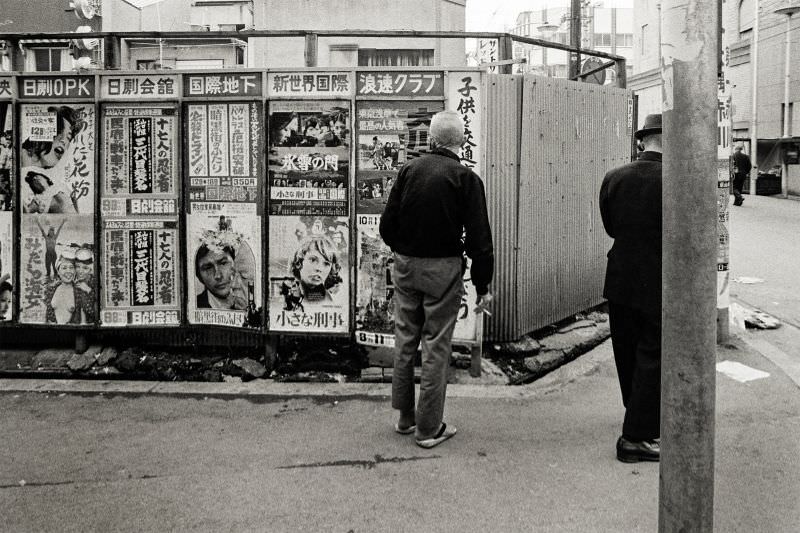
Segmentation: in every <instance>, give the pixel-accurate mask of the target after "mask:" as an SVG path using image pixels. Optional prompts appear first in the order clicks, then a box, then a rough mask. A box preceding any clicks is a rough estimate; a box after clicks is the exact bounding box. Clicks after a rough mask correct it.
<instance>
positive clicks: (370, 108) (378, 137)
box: [355, 101, 477, 347]
mask: <svg viewBox="0 0 800 533" xmlns="http://www.w3.org/2000/svg"><path fill="white" fill-rule="evenodd" d="M443 109H444V106H443V105H442V103H441V102H398V101H384V102H363V103H362V104H361V105H359V107H358V112H357V131H358V134H357V136H358V149H357V154H358V164H357V172H356V187H357V190H356V198H357V206H356V212H357V214H356V230H357V237H356V238H357V243H356V261H357V264H356V269H357V270H356V272H357V273H356V275H357V276H358V280H357V284H356V310H355V315H356V316H355V321H356V340H357V342H358V343H360V344H364V345H368V346H386V347H392V346H394V284H393V282H392V266H393V259H392V252H391V250H390V249H389V247H388V246H386V244H385V243H384V242H383V240H382V239H381V236H380V232H379V226H380V218H381V215H382V214H383V210H384V208H385V207H386V201H387V200H388V198H389V192H390V191H391V189H392V186H393V185H394V183H395V180H396V179H397V175H398V172H399V171H400V169H401V168H402V167H403V165H405V164H406V163H407V162H408V161H410V160H412V159H414V158H416V157H419V156H420V155H421V154H424V153H426V152H428V151H429V150H430V147H429V139H428V129H429V126H430V120H431V118H432V117H433V115H434V114H436V113H437V112H439V111H442V110H443ZM464 289H465V295H464V296H463V297H462V301H461V308H460V309H459V312H458V321H457V322H456V327H455V331H454V333H453V338H454V339H455V340H466V341H471V340H474V339H475V328H476V318H475V314H474V313H472V312H470V311H471V309H472V308H474V302H475V300H476V297H477V296H476V292H475V287H474V286H473V285H472V282H471V281H470V278H469V269H468V270H467V272H466V273H465V277H464Z"/></svg>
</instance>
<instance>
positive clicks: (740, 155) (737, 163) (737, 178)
mask: <svg viewBox="0 0 800 533" xmlns="http://www.w3.org/2000/svg"><path fill="white" fill-rule="evenodd" d="M752 168H753V164H752V163H751V162H750V158H749V157H747V154H745V153H744V152H742V147H741V145H739V146H737V147H736V148H734V149H733V196H734V200H733V205H742V203H744V196H742V187H743V186H744V180H745V178H747V177H748V176H749V175H750V169H752Z"/></svg>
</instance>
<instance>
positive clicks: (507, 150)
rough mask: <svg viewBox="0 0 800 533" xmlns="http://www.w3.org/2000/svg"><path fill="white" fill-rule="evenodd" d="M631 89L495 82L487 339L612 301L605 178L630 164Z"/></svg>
mask: <svg viewBox="0 0 800 533" xmlns="http://www.w3.org/2000/svg"><path fill="white" fill-rule="evenodd" d="M630 98H631V96H630V92H629V91H626V90H624V89H618V88H615V87H608V86H598V85H593V84H588V83H575V82H570V81H567V80H563V79H556V78H544V77H539V76H532V75H526V76H524V77H522V76H513V77H511V76H502V77H501V76H491V77H489V79H488V81H487V113H486V115H487V124H486V137H485V138H486V145H487V153H486V159H487V162H488V164H487V168H486V176H485V182H486V187H487V196H488V202H489V210H490V216H491V222H492V228H493V230H494V237H495V249H496V254H497V256H496V263H497V272H496V281H495V283H494V291H495V294H496V296H497V301H496V306H495V311H496V313H495V315H494V317H493V318H492V319H491V320H489V322H488V332H487V338H488V339H491V340H510V339H517V338H519V337H520V336H521V335H523V334H525V333H527V332H530V331H533V330H536V329H538V328H541V327H544V326H546V325H548V324H552V323H553V322H556V321H558V320H561V319H563V318H566V317H568V316H570V315H572V314H574V313H577V312H580V311H582V310H585V309H587V308H589V307H592V306H594V305H597V304H599V303H601V302H602V301H603V298H602V288H603V277H604V274H605V263H606V258H605V254H606V252H607V250H608V248H609V247H610V244H611V241H610V239H609V238H608V237H607V236H606V234H605V232H604V230H603V225H602V222H601V220H600V211H599V208H598V205H597V199H598V194H599V191H600V184H601V182H602V179H603V176H604V174H605V173H606V171H608V170H609V169H611V168H614V167H616V166H619V165H621V164H624V163H626V162H628V161H630V135H631V129H630V128H631V126H632V123H631V121H630V118H629V110H630V109H631V108H630V107H629V100H630Z"/></svg>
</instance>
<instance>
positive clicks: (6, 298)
mask: <svg viewBox="0 0 800 533" xmlns="http://www.w3.org/2000/svg"><path fill="white" fill-rule="evenodd" d="M12 110H13V106H12V105H11V103H8V102H0V322H6V321H9V320H11V319H12V318H13V316H12V313H13V311H14V309H13V301H12V296H13V294H14V283H15V280H14V277H13V276H14V265H13V263H12V258H13V257H14V253H13V252H14V239H13V235H14V222H13V221H14V217H13V212H12V211H13V209H14V203H13V202H14V125H13V122H12Z"/></svg>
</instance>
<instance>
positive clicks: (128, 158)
mask: <svg viewBox="0 0 800 533" xmlns="http://www.w3.org/2000/svg"><path fill="white" fill-rule="evenodd" d="M176 111H177V110H176V109H175V107H174V106H171V105H158V104H148V105H146V106H137V105H135V104H128V105H118V104H115V105H106V106H104V107H103V140H102V145H103V151H102V159H101V161H102V163H101V177H102V184H103V185H102V191H101V194H102V199H101V202H100V204H101V210H102V214H103V216H107V217H126V216H139V215H143V216H147V215H154V216H161V217H163V216H174V217H177V216H178V208H177V205H178V157H179V154H178V150H177V139H178V119H177V116H176V114H177V113H176Z"/></svg>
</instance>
